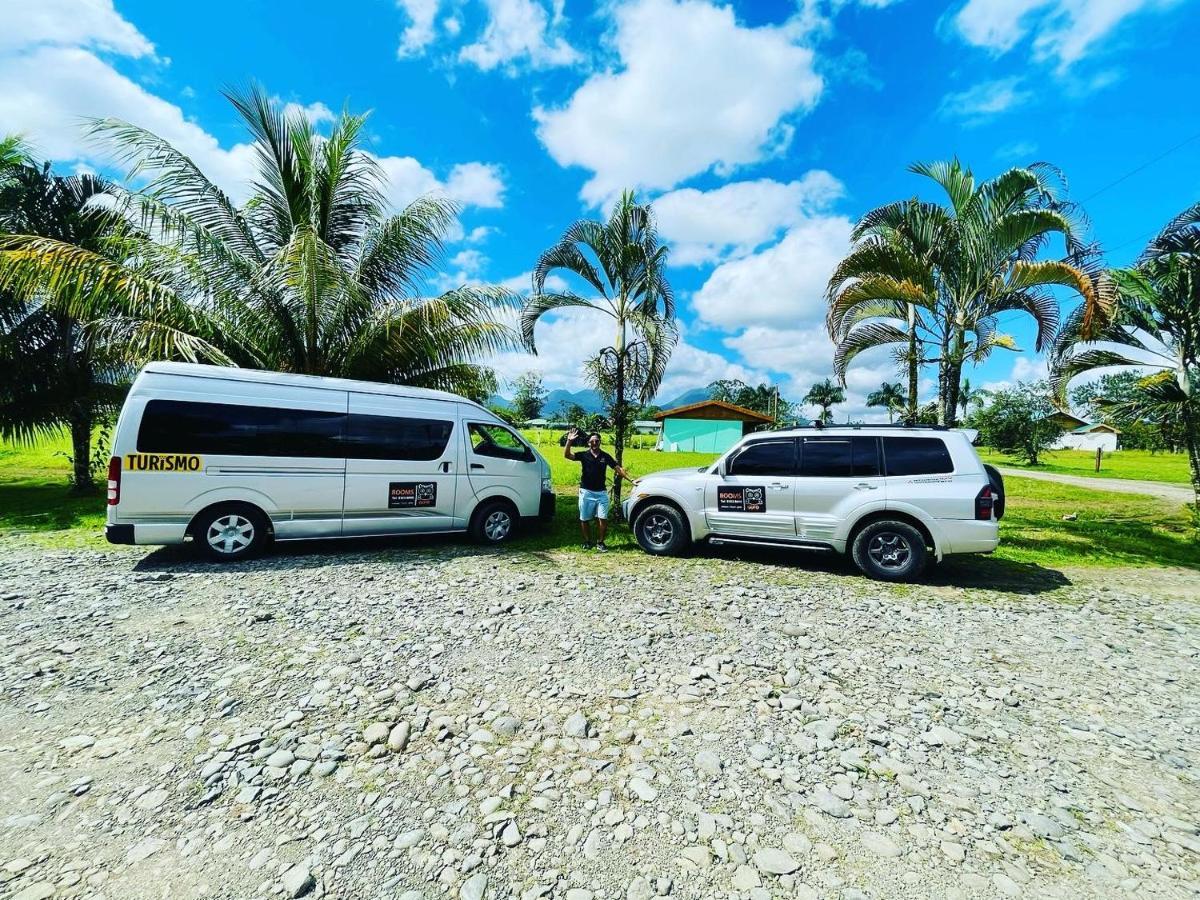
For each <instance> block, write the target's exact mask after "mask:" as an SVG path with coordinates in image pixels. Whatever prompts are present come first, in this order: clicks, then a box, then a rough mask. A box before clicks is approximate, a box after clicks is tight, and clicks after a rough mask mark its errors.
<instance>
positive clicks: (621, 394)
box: [609, 304, 625, 521]
mask: <svg viewBox="0 0 1200 900" xmlns="http://www.w3.org/2000/svg"><path fill="white" fill-rule="evenodd" d="M623 308H624V304H622V309H623ZM613 451H614V453H615V456H616V458H617V465H618V466H621V467H622V468H624V466H625V320H624V319H619V320H618V321H617V390H616V404H615V406H614V409H613ZM609 515H611V516H612V518H613V519H614V520H615V521H620V519H621V473H620V472H614V473H613V486H612V511H611V512H610V513H609Z"/></svg>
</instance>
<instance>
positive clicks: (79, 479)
mask: <svg viewBox="0 0 1200 900" xmlns="http://www.w3.org/2000/svg"><path fill="white" fill-rule="evenodd" d="M68 425H69V426H70V429H71V493H72V494H92V493H95V491H96V483H95V482H94V481H93V480H92V415H91V411H90V410H87V409H84V408H83V407H82V404H78V405H77V406H76V409H74V410H72V412H71V414H70V416H69V418H68Z"/></svg>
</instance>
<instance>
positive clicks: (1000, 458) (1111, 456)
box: [979, 448, 1191, 484]
mask: <svg viewBox="0 0 1200 900" xmlns="http://www.w3.org/2000/svg"><path fill="white" fill-rule="evenodd" d="M979 455H980V456H981V457H982V458H983V461H984V462H989V463H991V464H992V465H996V466H1007V467H1011V468H1021V469H1026V468H1031V467H1030V466H1029V464H1028V463H1026V462H1024V461H1023V460H1019V459H1017V458H1016V457H1012V456H1006V455H1005V454H1003V453H997V452H996V451H995V450H987V449H984V448H980V450H979ZM1034 471H1037V472H1057V473H1059V474H1062V475H1083V476H1087V477H1092V478H1131V479H1133V480H1135V481H1166V482H1170V483H1171V484H1190V483H1191V475H1190V474H1189V473H1188V458H1187V454H1186V453H1151V452H1150V451H1149V450H1118V451H1117V452H1115V453H1105V454H1104V456H1103V458H1102V459H1101V462H1100V471H1099V472H1097V471H1096V453H1095V451H1090V450H1051V451H1050V452H1048V453H1045V454H1043V455H1042V462H1041V464H1040V465H1038V466H1037V467H1036V468H1034Z"/></svg>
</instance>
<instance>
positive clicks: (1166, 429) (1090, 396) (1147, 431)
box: [1070, 369, 1184, 453]
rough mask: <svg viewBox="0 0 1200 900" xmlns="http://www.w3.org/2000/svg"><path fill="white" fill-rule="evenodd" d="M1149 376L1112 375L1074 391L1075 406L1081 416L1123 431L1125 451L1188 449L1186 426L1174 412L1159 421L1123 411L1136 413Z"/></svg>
mask: <svg viewBox="0 0 1200 900" xmlns="http://www.w3.org/2000/svg"><path fill="white" fill-rule="evenodd" d="M1146 374H1147V373H1145V372H1144V371H1142V370H1140V369H1129V370H1126V371H1123V372H1108V373H1105V374H1104V375H1101V376H1100V377H1099V378H1097V379H1095V380H1094V381H1089V382H1086V383H1085V384H1079V385H1076V386H1075V387H1073V388H1071V394H1070V396H1071V406H1072V407H1073V408H1074V409H1075V410H1077V411H1078V412H1079V413H1080V414H1081V415H1083V416H1088V417H1091V418H1095V419H1098V420H1099V421H1101V422H1104V423H1106V424H1108V425H1112V426H1113V427H1114V428H1117V429H1119V430H1120V432H1121V447H1122V448H1123V449H1125V450H1150V451H1159V450H1170V451H1171V452H1172V453H1174V452H1177V450H1178V449H1179V448H1182V447H1183V446H1184V439H1183V425H1182V422H1181V421H1180V418H1179V415H1178V414H1177V413H1175V412H1173V411H1172V410H1159V412H1158V416H1159V417H1158V418H1157V419H1156V420H1150V419H1146V418H1144V417H1138V418H1131V417H1130V416H1128V415H1121V414H1120V413H1119V412H1118V411H1119V410H1132V409H1133V408H1134V407H1135V405H1136V403H1137V401H1138V400H1139V399H1140V396H1141V385H1142V381H1143V380H1144V379H1145V377H1146Z"/></svg>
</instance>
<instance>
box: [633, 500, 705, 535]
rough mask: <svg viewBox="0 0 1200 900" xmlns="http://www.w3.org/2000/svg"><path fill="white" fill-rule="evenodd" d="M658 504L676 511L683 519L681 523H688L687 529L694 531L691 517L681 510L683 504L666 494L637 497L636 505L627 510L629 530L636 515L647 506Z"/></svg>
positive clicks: (635, 519)
mask: <svg viewBox="0 0 1200 900" xmlns="http://www.w3.org/2000/svg"><path fill="white" fill-rule="evenodd" d="M659 503H662V504H665V505H667V506H670V507H671V508H673V509H674V510H676V511H677V512H678V513H679V515H681V516H682V517H683V521H685V522H687V523H688V528H691V529H692V530H693V531H694V530H695V528H694V526H693V524H692V517H691V516H689V515H688V512H687V510H686V509H684V508H683V504H682V503H680V502H679V501H678V500H676V499H675V498H674V497H671V496H669V495H667V494H650V495H648V496H646V497H639V498H638V501H637V503H635V504H633V506H631V507H630V508H629V526H630V527H631V528H632V527H633V523H634V522H636V521H637V517H638V514H639V513H640V512H641V511H642V510H643V509H645V508H646V507H647V506H653V505H655V504H659Z"/></svg>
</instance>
